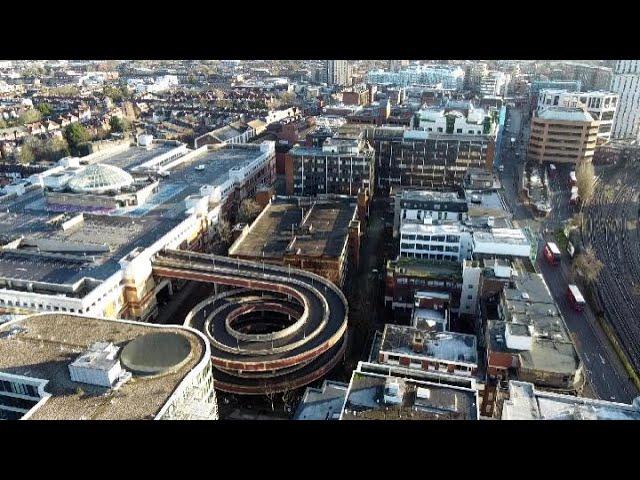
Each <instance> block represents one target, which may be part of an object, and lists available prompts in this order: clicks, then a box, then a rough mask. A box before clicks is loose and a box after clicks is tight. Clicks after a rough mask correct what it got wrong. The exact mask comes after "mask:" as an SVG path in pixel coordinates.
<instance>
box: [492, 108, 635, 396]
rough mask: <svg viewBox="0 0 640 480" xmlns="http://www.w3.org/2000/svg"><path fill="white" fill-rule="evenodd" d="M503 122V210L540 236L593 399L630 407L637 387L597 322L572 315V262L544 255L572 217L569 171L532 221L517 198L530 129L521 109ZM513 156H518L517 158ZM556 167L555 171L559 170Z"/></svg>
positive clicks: (540, 262)
mask: <svg viewBox="0 0 640 480" xmlns="http://www.w3.org/2000/svg"><path fill="white" fill-rule="evenodd" d="M507 123H508V124H509V129H510V131H509V130H508V131H507V133H506V136H507V138H509V139H510V137H515V138H516V139H518V141H517V142H516V144H515V148H512V146H511V142H510V140H508V141H506V142H504V143H503V150H502V152H500V153H501V154H500V155H499V158H500V160H499V162H498V163H497V165H496V167H497V168H498V167H499V165H500V164H502V165H504V171H503V172H502V173H501V174H500V177H501V182H502V186H503V190H504V191H503V194H504V197H505V201H506V202H507V205H508V206H509V207H510V209H511V211H512V213H513V220H514V221H515V223H517V224H518V225H519V226H520V227H524V226H528V227H530V228H531V230H532V231H533V232H537V233H538V238H539V241H538V257H537V262H536V267H537V269H538V271H539V272H540V273H542V275H543V277H544V279H545V281H546V282H547V285H548V286H549V289H550V290H551V294H552V296H553V297H554V300H555V301H556V302H557V304H558V308H559V309H560V311H561V312H562V315H563V317H564V319H565V323H566V325H567V328H568V329H569V331H570V333H571V336H572V338H573V340H574V342H575V345H576V349H577V351H578V354H579V355H580V358H581V360H582V362H583V365H584V373H585V376H586V378H587V381H588V386H589V388H588V390H589V392H585V394H587V393H591V394H593V396H595V397H598V398H601V399H604V400H614V401H617V402H624V403H631V401H632V400H633V399H634V398H635V397H636V396H638V391H637V389H636V388H635V385H634V384H633V382H632V381H631V379H630V378H629V377H628V375H627V373H626V371H625V370H624V367H623V366H622V364H621V362H620V360H619V358H618V356H617V355H616V353H615V351H614V350H613V348H612V347H611V344H610V342H609V340H608V338H607V337H606V334H605V333H604V332H603V331H602V328H601V327H600V325H599V324H598V323H597V320H596V318H595V316H594V314H593V312H592V310H591V308H589V307H588V306H587V307H586V308H585V309H584V311H583V312H581V313H578V312H576V311H574V310H573V309H572V308H571V306H570V305H569V302H568V300H567V298H566V290H567V285H568V284H569V272H570V269H571V264H570V258H569V255H568V253H567V252H563V257H562V261H561V263H560V264H559V265H557V266H551V265H549V264H548V263H547V262H546V260H545V258H544V255H543V254H542V251H543V249H544V245H545V243H546V242H547V241H555V232H556V231H557V230H558V229H559V228H561V226H562V225H563V223H564V221H565V220H567V219H569V218H570V217H571V216H572V215H573V211H572V210H571V208H570V206H569V196H570V194H569V186H568V179H569V170H570V169H569V168H560V167H559V168H558V174H557V177H556V178H555V179H551V180H550V184H551V201H552V206H553V209H552V212H551V213H550V214H549V216H548V217H547V218H545V219H537V218H535V217H534V216H533V215H532V213H531V211H530V210H529V209H528V208H527V207H526V206H524V205H522V204H521V203H520V202H519V201H518V195H517V185H516V178H517V167H518V166H519V165H521V164H522V162H524V158H525V155H526V142H527V138H528V125H526V123H528V122H526V121H525V120H524V116H523V114H522V112H521V111H520V110H516V109H510V114H509V115H508V120H507ZM516 152H519V153H520V155H519V156H516ZM557 167H558V166H557Z"/></svg>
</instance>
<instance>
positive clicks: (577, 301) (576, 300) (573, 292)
mask: <svg viewBox="0 0 640 480" xmlns="http://www.w3.org/2000/svg"><path fill="white" fill-rule="evenodd" d="M567 298H568V299H569V303H570V304H571V307H572V308H573V309H574V310H576V311H578V312H581V311H583V310H584V306H585V304H586V302H585V301H584V297H583V296H582V293H580V290H578V287H577V286H575V285H569V288H567Z"/></svg>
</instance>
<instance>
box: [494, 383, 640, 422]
mask: <svg viewBox="0 0 640 480" xmlns="http://www.w3.org/2000/svg"><path fill="white" fill-rule="evenodd" d="M502 420H640V403H638V404H637V405H635V406H634V405H626V404H623V403H617V402H609V401H607V400H595V399H592V398H584V397H574V396H573V395H562V394H558V393H551V392H545V391H539V390H536V388H535V386H534V385H533V384H531V383H528V382H519V381H514V380H511V381H510V382H509V399H508V400H505V401H504V404H503V407H502Z"/></svg>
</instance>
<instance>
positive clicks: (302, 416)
mask: <svg viewBox="0 0 640 480" xmlns="http://www.w3.org/2000/svg"><path fill="white" fill-rule="evenodd" d="M348 386H349V385H347V384H346V383H339V382H333V381H330V380H325V381H324V382H323V384H322V387H321V388H311V387H309V388H307V390H306V391H305V393H304V396H303V397H302V400H301V401H300V404H299V405H298V408H297V410H296V413H295V415H294V417H293V419H294V420H337V419H338V418H340V412H341V410H342V405H343V404H344V399H345V398H346V396H347V388H348Z"/></svg>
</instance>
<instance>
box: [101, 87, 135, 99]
mask: <svg viewBox="0 0 640 480" xmlns="http://www.w3.org/2000/svg"><path fill="white" fill-rule="evenodd" d="M102 94H103V95H104V96H105V97H109V98H110V99H111V100H113V101H114V102H121V101H122V100H125V99H127V98H129V97H130V95H129V90H127V88H126V87H118V86H114V85H106V86H105V87H104V88H103V89H102Z"/></svg>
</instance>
